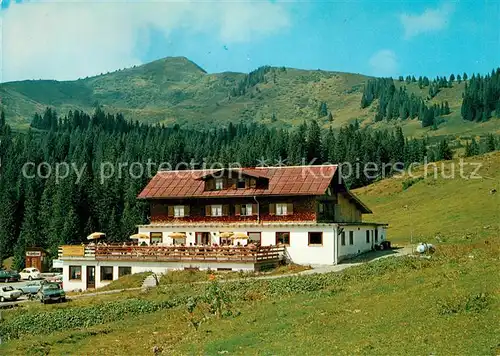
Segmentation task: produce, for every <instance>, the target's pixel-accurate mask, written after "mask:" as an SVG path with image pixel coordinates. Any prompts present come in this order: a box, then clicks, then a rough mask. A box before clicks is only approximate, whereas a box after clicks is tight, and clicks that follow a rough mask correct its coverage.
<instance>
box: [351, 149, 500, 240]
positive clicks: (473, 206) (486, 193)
mask: <svg viewBox="0 0 500 356" xmlns="http://www.w3.org/2000/svg"><path fill="white" fill-rule="evenodd" d="M464 162H465V164H464V165H463V174H462V175H463V176H464V177H465V178H462V177H461V176H460V159H455V160H453V161H443V162H437V163H436V167H437V179H435V178H434V176H435V173H434V172H435V171H434V168H433V167H434V166H433V164H430V165H429V166H428V168H427V171H426V170H425V168H424V167H423V166H421V167H418V168H415V169H414V170H413V175H414V177H415V178H410V177H409V176H408V174H405V175H402V176H400V177H392V178H388V179H385V180H382V181H379V182H377V183H374V184H371V185H369V186H366V187H363V188H360V189H357V190H355V191H354V193H355V194H357V195H358V196H359V197H360V198H361V200H362V201H364V202H365V203H366V204H367V205H368V206H369V207H370V208H371V209H372V210H373V214H370V215H365V216H364V217H363V218H364V219H365V220H366V221H378V222H386V223H388V224H389V230H388V237H389V239H391V240H393V241H395V242H397V243H402V244H404V243H409V242H410V236H411V232H412V231H413V237H414V242H429V243H439V242H440V241H441V242H448V243H463V242H464V243H466V242H469V241H475V240H477V239H480V238H486V237H495V238H497V239H498V238H500V152H493V153H490V154H486V155H481V156H475V157H470V158H466V159H464ZM477 164H478V165H480V166H477ZM477 167H479V169H478V171H477V172H475V175H474V177H475V176H480V177H481V178H477V179H476V178H473V176H472V175H471V174H472V173H473V171H474V170H476V168H477ZM453 169H455V178H447V177H450V176H451V175H452V170H453ZM424 177H425V178H424ZM411 183H412V185H411V186H409V187H408V188H407V189H404V187H403V186H404V185H405V184H406V185H408V184H411ZM492 190H496V191H497V192H496V193H494V194H491V191H492ZM405 206H407V207H408V208H405Z"/></svg>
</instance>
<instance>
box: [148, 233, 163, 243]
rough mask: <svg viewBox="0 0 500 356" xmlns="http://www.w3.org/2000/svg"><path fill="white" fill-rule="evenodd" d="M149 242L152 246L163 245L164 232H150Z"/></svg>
mask: <svg viewBox="0 0 500 356" xmlns="http://www.w3.org/2000/svg"><path fill="white" fill-rule="evenodd" d="M149 242H150V244H151V245H154V244H161V243H162V242H163V232H150V233H149Z"/></svg>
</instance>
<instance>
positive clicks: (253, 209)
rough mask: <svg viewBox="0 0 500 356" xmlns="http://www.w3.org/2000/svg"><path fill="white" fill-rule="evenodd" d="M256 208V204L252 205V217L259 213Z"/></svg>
mask: <svg viewBox="0 0 500 356" xmlns="http://www.w3.org/2000/svg"><path fill="white" fill-rule="evenodd" d="M258 209H259V208H258V206H257V204H252V215H258V214H259V212H258Z"/></svg>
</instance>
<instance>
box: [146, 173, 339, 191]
mask: <svg viewBox="0 0 500 356" xmlns="http://www.w3.org/2000/svg"><path fill="white" fill-rule="evenodd" d="M220 171H221V170H220V169H219V170H186V171H160V172H158V173H157V174H156V175H155V176H154V177H153V179H151V181H150V182H149V183H148V185H147V186H146V187H145V188H144V190H143V191H142V192H141V193H140V194H139V196H138V198H139V199H168V198H203V197H221V198H222V197H229V196H230V197H235V196H254V195H322V194H325V192H326V189H327V188H328V186H329V185H330V182H331V181H332V179H333V176H334V174H335V172H336V171H337V166H336V165H328V166H326V165H325V166H298V167H266V168H241V169H232V172H233V174H234V172H241V173H242V174H247V175H250V176H253V177H258V178H267V179H269V185H268V188H266V189H255V188H254V189H223V190H212V191H205V181H204V180H203V178H205V177H207V176H208V175H211V174H214V175H215V174H216V173H217V172H220Z"/></svg>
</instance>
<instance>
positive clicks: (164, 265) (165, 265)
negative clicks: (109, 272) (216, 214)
mask: <svg viewBox="0 0 500 356" xmlns="http://www.w3.org/2000/svg"><path fill="white" fill-rule="evenodd" d="M69 266H80V267H81V268H82V278H81V279H80V280H70V279H69ZM87 266H95V277H96V278H95V287H96V288H101V287H104V286H105V285H107V284H109V283H110V282H111V281H101V268H100V267H102V266H112V267H113V280H116V279H118V268H119V267H131V268H132V274H135V273H141V272H154V273H157V274H163V273H166V272H167V271H169V270H183V269H185V268H189V267H198V268H200V269H202V270H206V269H212V270H214V271H216V270H217V269H218V268H232V270H233V271H253V264H248V263H247V264H246V263H236V262H235V263H231V264H228V263H220V262H219V263H215V262H211V263H203V262H199V263H198V262H197V263H189V262H153V261H151V262H150V261H145V262H141V261H89V260H76V259H74V260H66V261H64V262H63V288H64V290H65V291H74V290H77V289H81V290H86V289H87Z"/></svg>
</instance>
